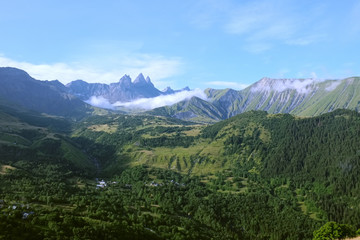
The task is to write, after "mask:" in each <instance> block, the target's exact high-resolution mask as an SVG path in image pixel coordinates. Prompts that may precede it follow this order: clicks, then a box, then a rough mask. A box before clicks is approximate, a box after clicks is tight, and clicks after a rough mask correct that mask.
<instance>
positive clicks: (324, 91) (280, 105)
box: [151, 77, 360, 122]
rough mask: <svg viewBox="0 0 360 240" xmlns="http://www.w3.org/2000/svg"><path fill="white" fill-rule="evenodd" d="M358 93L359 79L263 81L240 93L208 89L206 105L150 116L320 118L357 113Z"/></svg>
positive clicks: (178, 107) (179, 107)
mask: <svg viewBox="0 0 360 240" xmlns="http://www.w3.org/2000/svg"><path fill="white" fill-rule="evenodd" d="M359 89H360V78H359V77H352V78H346V79H343V80H327V81H316V80H313V79H269V78H263V79H261V80H260V81H258V82H256V83H254V84H253V85H251V86H249V87H248V88H246V89H243V90H240V91H235V90H232V89H224V90H215V89H206V90H205V93H206V95H207V97H208V101H207V103H206V104H202V105H199V104H197V103H194V102H191V101H187V102H182V103H180V104H177V105H174V106H170V107H163V108H160V109H157V110H156V111H152V112H151V114H155V115H162V116H171V117H177V118H180V119H183V120H189V119H190V120H192V121H198V119H197V118H199V117H201V120H202V122H214V121H219V120H223V119H227V118H229V117H233V116H235V115H237V114H240V113H243V112H247V111H251V110H263V111H267V112H269V113H291V114H294V115H297V116H318V115H320V114H323V113H327V112H330V111H333V110H335V109H350V110H356V111H358V109H359V103H360V90H359ZM184 106H185V107H184ZM201 109H202V110H201ZM184 113H186V114H184ZM214 113H216V114H214ZM194 116H196V117H197V118H196V117H194Z"/></svg>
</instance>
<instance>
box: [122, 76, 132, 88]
mask: <svg viewBox="0 0 360 240" xmlns="http://www.w3.org/2000/svg"><path fill="white" fill-rule="evenodd" d="M119 83H120V86H124V87H130V86H131V78H130V76H129V75H126V74H125V75H124V76H123V77H122V78H120V80H119Z"/></svg>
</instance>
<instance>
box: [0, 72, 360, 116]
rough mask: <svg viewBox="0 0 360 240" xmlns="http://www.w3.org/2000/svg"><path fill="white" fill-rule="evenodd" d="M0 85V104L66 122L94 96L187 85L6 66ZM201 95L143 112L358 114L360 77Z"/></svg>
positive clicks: (125, 96)
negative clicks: (43, 73) (58, 76)
mask: <svg viewBox="0 0 360 240" xmlns="http://www.w3.org/2000/svg"><path fill="white" fill-rule="evenodd" d="M0 83H1V88H0V102H3V104H5V103H6V104H9V103H11V104H16V105H18V106H22V107H25V108H27V109H30V110H35V111H38V112H41V113H47V114H51V115H58V116H65V117H72V118H81V117H83V116H85V115H91V114H93V113H94V112H96V111H95V110H96V109H97V108H95V107H93V106H91V105H89V104H87V103H86V102H85V101H87V100H89V99H90V98H91V97H94V96H95V97H102V98H104V99H106V100H107V101H108V102H109V103H110V104H113V103H116V102H131V101H134V100H136V99H140V98H154V97H158V96H163V95H170V94H175V93H177V92H181V91H189V90H190V89H189V88H188V87H186V88H184V89H181V90H173V89H171V88H170V87H168V88H166V89H164V90H163V91H160V90H158V89H157V88H156V87H155V86H154V84H153V83H152V82H151V80H150V78H149V77H146V78H145V77H144V76H143V74H139V75H138V77H137V78H136V79H135V80H134V81H132V80H131V78H130V76H128V75H124V76H123V77H122V78H120V80H119V81H118V82H117V83H111V84H109V85H108V84H102V83H87V82H85V81H83V80H76V81H73V82H70V83H69V84H67V85H66V86H65V85H63V84H62V83H60V82H59V81H57V80H54V81H39V80H36V79H34V78H32V77H31V76H30V75H29V74H27V73H26V72H25V71H23V70H20V69H16V68H9V67H6V68H0ZM205 94H206V96H207V99H200V98H198V97H192V98H189V99H186V100H183V101H181V102H178V103H176V104H174V105H171V106H165V107H160V108H155V109H153V110H150V111H147V112H144V114H150V115H157V116H166V117H174V118H179V119H182V120H189V121H195V122H216V121H219V120H223V119H227V118H230V117H232V116H235V115H237V114H239V113H243V112H246V111H250V110H264V111H267V112H269V113H291V114H294V115H298V116H316V115H320V114H323V113H327V112H330V111H333V110H335V109H339V108H344V109H351V110H356V111H358V109H359V106H360V78H359V77H350V78H346V79H342V80H322V81H320V80H315V79H271V78H263V79H261V80H259V81H258V82H256V83H254V84H252V85H250V86H249V87H247V88H245V89H243V90H240V91H236V90H233V89H222V90H217V89H212V88H208V89H206V90H205Z"/></svg>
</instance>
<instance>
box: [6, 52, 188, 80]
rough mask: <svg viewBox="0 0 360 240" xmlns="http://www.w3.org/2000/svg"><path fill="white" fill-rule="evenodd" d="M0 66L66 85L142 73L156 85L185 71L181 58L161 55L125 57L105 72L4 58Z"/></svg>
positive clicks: (85, 66)
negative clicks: (80, 80) (21, 70)
mask: <svg viewBox="0 0 360 240" xmlns="http://www.w3.org/2000/svg"><path fill="white" fill-rule="evenodd" d="M119 58H120V57H119ZM0 66H3V67H16V68H20V69H23V70H25V71H26V72H28V73H29V74H30V75H31V76H32V77H34V78H35V79H38V80H54V79H57V80H59V81H61V82H62V83H64V84H66V83H68V82H70V81H73V80H76V79H82V80H84V81H87V82H89V83H95V82H101V83H112V82H116V81H118V80H119V79H120V78H121V77H122V76H123V75H124V74H128V75H130V76H132V77H133V78H134V77H136V76H137V75H138V74H139V73H143V74H144V75H147V76H150V77H151V79H152V81H153V82H154V84H155V85H156V84H157V83H161V81H162V80H164V79H166V78H169V77H172V76H174V75H176V74H179V72H181V67H182V61H181V60H180V59H179V58H166V57H164V56H161V55H149V54H134V55H133V56H132V57H124V58H121V59H120V60H119V61H118V64H117V67H116V68H112V69H101V68H99V67H96V66H93V65H91V64H90V65H89V64H88V63H81V62H76V63H73V64H68V63H52V64H33V63H29V62H21V61H16V60H13V59H10V58H7V57H5V56H2V55H0ZM164 85H166V84H164Z"/></svg>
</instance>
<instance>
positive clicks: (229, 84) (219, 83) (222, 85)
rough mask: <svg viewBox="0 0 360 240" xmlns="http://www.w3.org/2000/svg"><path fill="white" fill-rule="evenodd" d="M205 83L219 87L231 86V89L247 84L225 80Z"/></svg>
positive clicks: (243, 86) (242, 87) (246, 85)
mask: <svg viewBox="0 0 360 240" xmlns="http://www.w3.org/2000/svg"><path fill="white" fill-rule="evenodd" d="M206 84H209V85H213V86H217V87H221V88H233V89H238V90H240V89H244V88H246V87H248V86H249V85H248V84H242V83H238V82H226V81H212V82H207V83H206Z"/></svg>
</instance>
